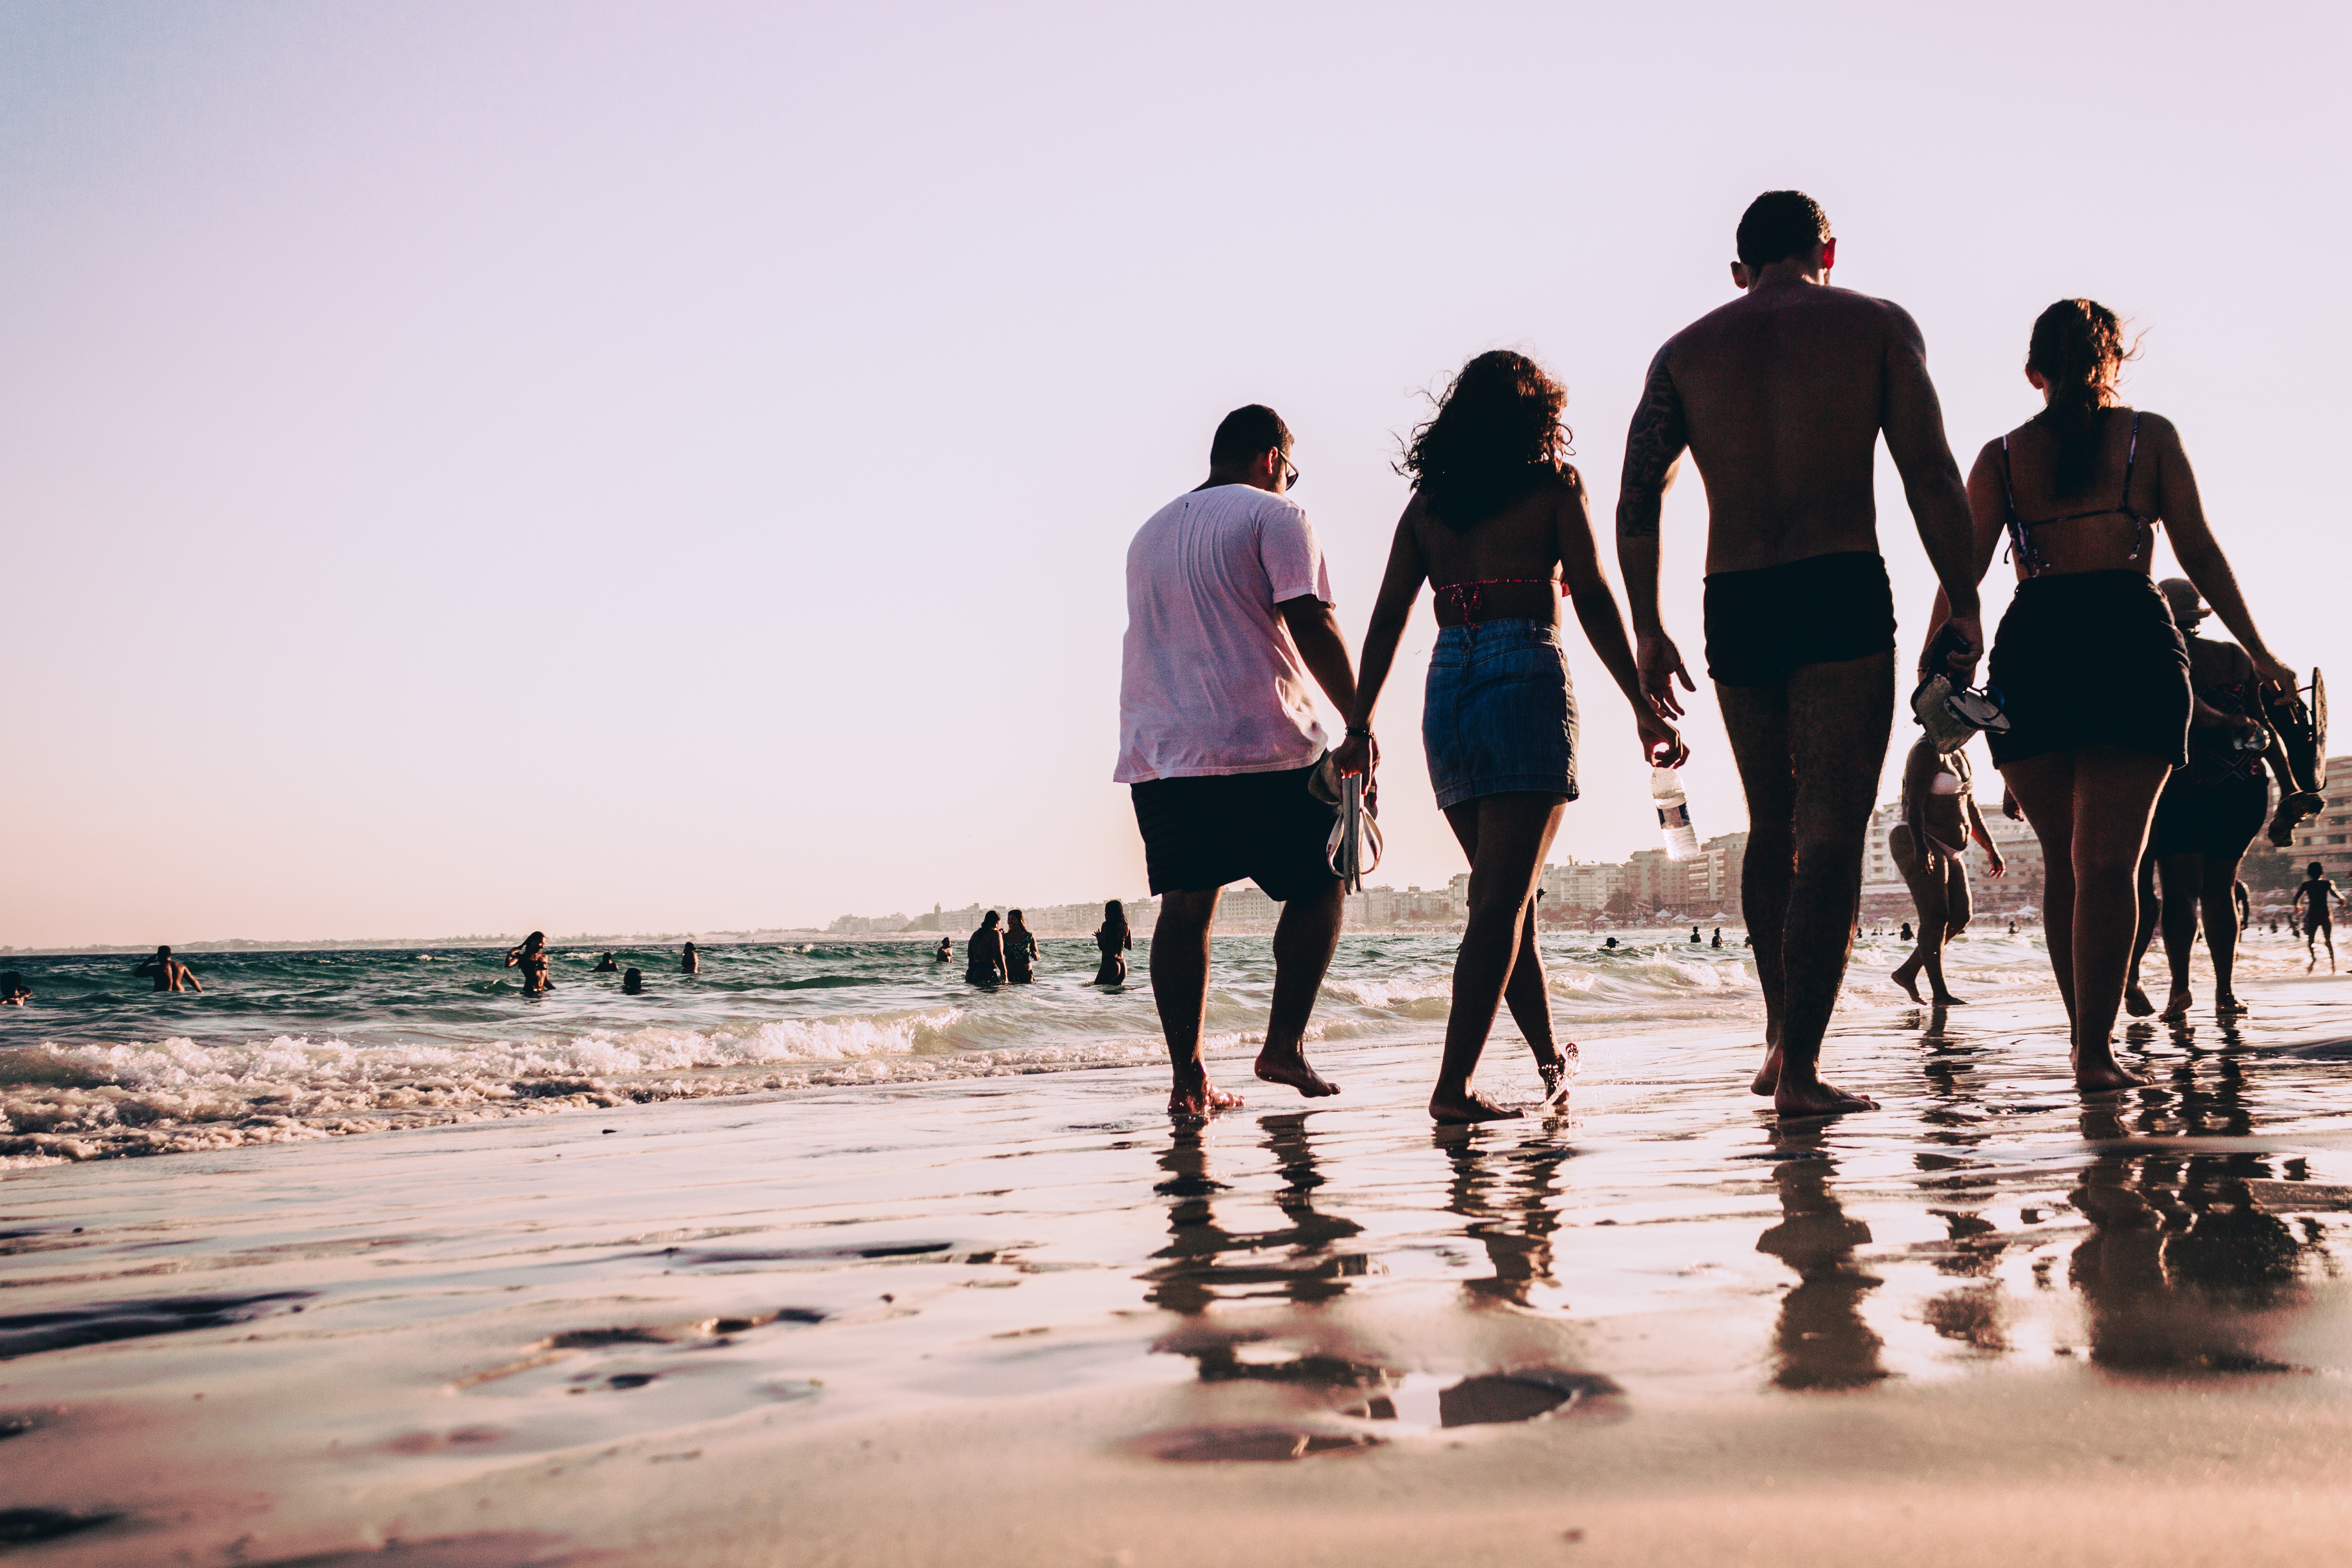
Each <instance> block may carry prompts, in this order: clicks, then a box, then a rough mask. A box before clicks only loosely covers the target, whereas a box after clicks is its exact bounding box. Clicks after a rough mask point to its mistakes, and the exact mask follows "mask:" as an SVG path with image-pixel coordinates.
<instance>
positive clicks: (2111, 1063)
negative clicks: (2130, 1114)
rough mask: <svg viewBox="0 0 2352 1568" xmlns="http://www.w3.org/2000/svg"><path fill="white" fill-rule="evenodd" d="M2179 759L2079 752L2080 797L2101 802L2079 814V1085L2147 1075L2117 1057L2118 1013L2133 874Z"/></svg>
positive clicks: (2093, 1086)
mask: <svg viewBox="0 0 2352 1568" xmlns="http://www.w3.org/2000/svg"><path fill="white" fill-rule="evenodd" d="M2171 772H2172V764H2171V763H2168V762H2167V761H2165V760H2164V759H2163V758H2162V757H2156V756H2150V755H2149V754H2148V753H2147V752H2131V751H2126V750H2124V749H2123V748H2122V747H2120V746H2085V747H2083V748H2081V749H2080V750H2078V751H2077V752H2075V753H2074V797H2075V799H2076V801H2077V802H2078V803H2085V804H2087V803H2096V807H2097V809H2095V810H2077V811H2076V812H2075V813H2074V856H2073V861H2074V953H2073V958H2074V1083H2075V1086H2076V1087H2077V1088H2079V1089H2090V1090H2094V1091H2096V1090H2099V1089H2125V1088H2128V1087H2129V1086H2131V1085H2133V1084H2137V1083H2144V1082H2146V1081H2147V1080H2146V1079H2142V1078H2141V1077H2140V1076H2139V1075H2138V1074H2137V1073H2132V1072H2126V1070H2125V1069H2124V1068H2123V1067H2122V1066H2121V1065H2120V1064H2118V1063H2117V1062H2116V1056H2115V1041H2114V1039H2113V1038H2112V1037H2113V1035H2114V1033H2115V1024H2116V1014H2117V1013H2118V1012H2120V1011H2121V1010H2122V1009H2123V1003H2124V975H2125V973H2126V971H2127V970H2129V969H2130V967H2131V950H2132V939H2133V936H2134V934H2135V932H2136V931H2137V925H2138V896H2137V891H2136V889H2134V886H2133V879H2134V876H2135V874H2136V873H2137V871H2138V869H2139V858H2140V855H2141V852H2142V851H2144V850H2145V849H2147V828H2148V823H2149V821H2150V820H2151V819H2152V818H2153V817H2154V816H2155V815H2156V797H2157V795H2158V793H2159V792H2160V791H2161V790H2162V789H2163V788H2164V781H2165V778H2166V777H2167V776H2168V774H2169V773H2171Z"/></svg>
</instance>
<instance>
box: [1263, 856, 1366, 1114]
mask: <svg viewBox="0 0 2352 1568" xmlns="http://www.w3.org/2000/svg"><path fill="white" fill-rule="evenodd" d="M1345 900H1346V894H1345V893H1344V892H1343V891H1342V890H1341V889H1340V887H1339V882H1338V880H1337V879H1334V880H1332V881H1329V882H1327V883H1325V884H1324V885H1323V887H1322V889H1321V890H1320V891H1318V892H1315V893H1310V894H1306V895H1303V896H1301V897H1299V898H1296V899H1292V900H1289V901H1288V902H1286V903H1285V904H1284V905H1283V906H1282V919H1280V920H1279V921H1276V922H1275V927H1274V1007H1273V1010H1272V1012H1271V1013H1270V1014H1269V1015H1268V1016H1267V1018H1266V1024H1265V1046H1264V1047H1261V1048H1260V1049H1259V1051H1258V1053H1257V1076H1258V1077H1260V1078H1262V1079H1265V1081H1266V1082H1268V1083H1286V1084H1288V1085H1289V1086H1290V1087H1291V1088H1293V1089H1297V1091H1298V1092H1299V1093H1301V1094H1303V1095H1306V1096H1307V1098H1308V1099H1310V1100H1312V1099H1317V1098H1319V1097H1320V1096H1323V1095H1327V1094H1337V1093H1339V1085H1338V1084H1336V1083H1333V1082H1331V1081H1330V1080H1329V1079H1326V1078H1325V1077H1324V1076H1323V1075H1322V1074H1320V1073H1318V1072H1317V1071H1316V1070H1315V1069H1314V1068H1311V1067H1309V1066H1308V1065H1307V1047H1306V1044H1305V1041H1306V1037H1307V1019H1308V1018H1309V1017H1311V1016H1314V1012H1315V996H1316V994H1317V993H1318V991H1320V990H1321V989H1322V988H1323V976H1324V975H1325V974H1326V973H1329V971H1330V968H1331V954H1332V953H1333V952H1337V951H1338V949H1339V921H1340V917H1341V915H1342V914H1343V913H1344V912H1345V909H1346V902H1345Z"/></svg>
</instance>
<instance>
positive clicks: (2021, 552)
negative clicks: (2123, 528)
mask: <svg viewBox="0 0 2352 1568" xmlns="http://www.w3.org/2000/svg"><path fill="white" fill-rule="evenodd" d="M2138 466H2139V411H2138V410H2137V409H2134V410H2133V411H2132V422H2131V447H2130V448H2129V450H2127V451H2126V453H2125V455H2124V493H2123V496H2122V498H2121V500H2119V501H2118V502H2117V504H2116V505H2114V506H2101V507H2094V508H2092V509H2091V510H2089V511H2072V512H2068V513H2067V514H2066V515H2065V516H2064V517H2045V518H2042V519H2040V520H2039V521H2034V522H2028V521H2025V520H2024V519H2023V518H2021V517H2020V516H2018V515H2017V489H2016V487H2015V486H2014V485H2012V484H2011V482H2010V477H2009V437H2006V436H2003V437H2001V438H2000V494H2001V500H2003V501H2004V502H2005V503H2006V504H2007V505H2008V507H2009V543H2010V549H2011V552H2014V553H2015V554H2016V556H2017V558H2018V559H2019V560H2020V561H2022V562H2024V563H2025V574H2026V575H2027V576H2029V577H2038V576H2040V575H2041V574H2042V567H2044V566H2045V565H2047V564H2049V563H2048V562H2046V561H2044V560H2043V559H2042V552H2040V551H2039V550H2036V549H2034V548H2033V534H2032V530H2034V529H2037V528H2046V527H2048V526H2049V525H2050V524H2052V523H2053V522H2080V521H2083V519H2084V518H2086V517H2127V518H2129V519H2131V520H2132V521H2133V522H2135V523H2137V524H2138V525H2139V542H2138V543H2137V544H2135V545H2134V546H2133V547H2132V553H2133V554H2135V555H2143V554H2146V553H2147V547H2148V525H2149V524H2151V523H2153V522H2154V521H2156V520H2155V519H2154V518H2152V517H2148V516H2147V515H2146V514H2144V513H2141V512H2137V511H2134V510H2132V509H2131V482H2132V470H2133V469H2135V468H2137V467H2138Z"/></svg>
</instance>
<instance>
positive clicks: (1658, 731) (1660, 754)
mask: <svg viewBox="0 0 2352 1568" xmlns="http://www.w3.org/2000/svg"><path fill="white" fill-rule="evenodd" d="M1633 728H1634V729H1636V730H1639V731H1641V732H1642V755H1643V757H1645V758H1647V759H1648V761H1649V763H1650V765H1651V766H1652V767H1654V768H1678V767H1681V766H1682V765H1683V764H1684V763H1686V762H1688V761H1690V748H1689V747H1688V746H1686V745H1685V744H1683V738H1682V735H1681V734H1680V733H1679V732H1678V731H1676V730H1675V727H1674V726H1673V725H1672V724H1669V723H1667V722H1666V721H1664V719H1661V718H1659V717H1658V716H1657V715H1656V714H1654V713H1642V712H1636V713H1635V714H1634V715H1633Z"/></svg>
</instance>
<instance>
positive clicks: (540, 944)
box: [507, 931, 554, 996]
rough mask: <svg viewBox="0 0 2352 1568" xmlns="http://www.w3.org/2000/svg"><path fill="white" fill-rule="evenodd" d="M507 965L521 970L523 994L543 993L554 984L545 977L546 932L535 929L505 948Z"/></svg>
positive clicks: (535, 994) (536, 994)
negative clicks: (513, 944)
mask: <svg viewBox="0 0 2352 1568" xmlns="http://www.w3.org/2000/svg"><path fill="white" fill-rule="evenodd" d="M507 967H508V968H509V969H520V970H521V971H522V994H524V995H526V996H543V995H545V994H547V993H548V992H549V991H550V990H551V989H552V988H553V984H554V983H553V982H551V981H550V980H549V979H548V978H547V933H546V932H545V931H533V932H531V933H530V935H529V936H527V937H525V938H523V939H522V941H521V942H519V943H517V944H516V945H515V946H513V947H510V948H509V949H507Z"/></svg>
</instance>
